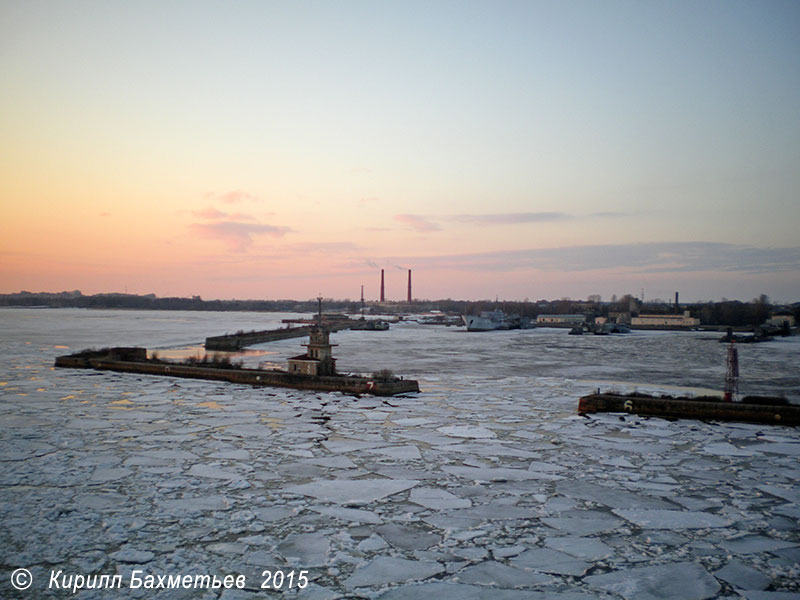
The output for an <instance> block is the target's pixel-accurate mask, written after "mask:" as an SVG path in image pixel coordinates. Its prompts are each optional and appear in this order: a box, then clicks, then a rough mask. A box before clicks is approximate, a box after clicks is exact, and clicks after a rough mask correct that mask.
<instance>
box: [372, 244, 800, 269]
mask: <svg viewBox="0 0 800 600" xmlns="http://www.w3.org/2000/svg"><path fill="white" fill-rule="evenodd" d="M385 260H386V261H388V262H404V263H410V264H414V265H417V268H421V267H424V268H430V269H452V270H462V271H491V272H509V271H518V270H526V269H536V270H542V271H565V272H581V271H596V270H614V271H620V270H624V271H627V272H632V273H642V274H646V273H686V272H707V271H716V272H720V271H722V272H741V273H764V272H773V273H777V272H787V271H800V247H790V248H756V247H754V246H745V245H739V244H724V243H716V242H664V243H646V244H615V245H596V246H568V247H563V248H537V249H526V250H509V251H502V252H485V253H473V254H456V255H449V256H429V257H419V256H417V257H393V258H386V259H385Z"/></svg>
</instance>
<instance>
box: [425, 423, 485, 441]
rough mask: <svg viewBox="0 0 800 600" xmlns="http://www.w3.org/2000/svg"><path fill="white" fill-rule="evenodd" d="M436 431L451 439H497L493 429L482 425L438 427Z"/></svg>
mask: <svg viewBox="0 0 800 600" xmlns="http://www.w3.org/2000/svg"><path fill="white" fill-rule="evenodd" d="M436 431H438V432H439V433H443V434H445V435H447V436H450V437H461V438H476V439H480V438H493V437H495V433H494V432H493V431H492V430H491V429H488V428H486V427H481V426H480V425H447V426H445V427H437V429H436Z"/></svg>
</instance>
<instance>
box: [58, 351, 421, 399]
mask: <svg viewBox="0 0 800 600" xmlns="http://www.w3.org/2000/svg"><path fill="white" fill-rule="evenodd" d="M55 366H56V367H65V368H72V369H96V370H98V371H117V372H121V373H140V374H144V375H163V376H167V377H185V378H190V379H208V380H212V381H229V382H231V383H245V384H249V385H256V386H275V387H288V388H294V389H300V390H318V391H325V392H343V393H345V394H373V395H375V396H394V395H396V394H404V393H409V392H418V391H419V383H418V382H417V381H416V380H413V379H400V378H399V377H373V378H369V377H359V376H356V375H302V374H298V373H289V372H287V371H278V370H275V371H271V370H265V369H243V368H242V369H238V368H220V367H215V366H196V365H184V364H179V363H168V362H161V361H152V360H147V350H146V349H145V348H109V349H106V350H98V351H88V352H79V353H77V354H70V355H67V356H59V357H58V358H56V361H55Z"/></svg>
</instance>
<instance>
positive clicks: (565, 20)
mask: <svg viewBox="0 0 800 600" xmlns="http://www.w3.org/2000/svg"><path fill="white" fill-rule="evenodd" d="M798 31H800V5H799V4H798V3H796V2H792V1H787V2H782V1H769V2H762V3H755V2H739V1H730V2H723V1H709V2H703V3H695V2H688V1H685V2H682V1H677V2H670V3H655V2H651V3H635V2H628V1H621V0H620V1H609V2H604V3H596V2H588V1H583V0H581V1H578V0H575V1H568V2H543V1H533V0H531V1H526V2H522V1H520V2H517V1H506V2H492V3H489V2H449V1H441V2H434V3H430V2H402V3H370V2H366V1H352V0H351V1H344V2H339V3H318V2H309V1H300V2H293V3H278V2H261V1H259V2H256V1H252V2H251V1H244V2H239V3H235V4H233V5H231V4H226V3H222V2H212V1H200V2H188V1H175V2H169V3H163V2H155V1H143V2H136V3H126V2H118V1H117V2H114V1H112V2H106V1H103V2H101V1H80V0H78V1H75V2H69V3H64V2H55V1H51V0H42V1H34V2H21V1H6V2H3V3H2V4H0V70H2V72H3V73H4V77H3V83H2V86H3V93H2V94H0V135H2V138H3V140H4V141H5V143H4V144H3V145H2V146H1V147H0V202H2V204H1V206H2V213H1V215H2V218H1V219H0V293H13V292H18V291H21V290H28V291H31V292H39V291H44V292H58V291H62V290H73V289H80V290H81V291H82V292H83V293H85V294H93V293H102V292H124V291H126V290H127V291H129V292H130V293H136V294H147V293H155V294H157V295H159V296H184V297H189V296H192V295H200V296H202V297H203V298H205V299H215V298H219V299H228V298H238V299H247V298H270V299H278V298H296V299H307V298H313V297H315V296H317V294H319V293H322V294H323V295H324V296H325V297H332V298H351V299H357V298H359V297H360V289H361V285H364V290H365V295H366V296H367V298H368V299H376V298H377V297H378V294H379V284H380V279H379V278H380V269H381V268H383V269H385V270H386V296H387V299H389V300H403V299H405V297H406V285H407V278H406V270H407V269H413V272H414V296H415V297H419V298H426V299H445V298H453V299H463V300H470V299H472V300H478V299H494V298H496V297H497V298H500V299H507V300H523V299H525V298H529V299H531V300H537V299H545V298H546V299H555V298H560V297H571V298H575V299H581V298H586V297H588V296H589V295H591V294H599V295H601V296H602V297H603V298H604V299H609V298H610V297H611V295H612V294H616V295H617V296H621V295H623V294H626V293H630V294H632V295H635V296H639V295H640V294H641V291H642V290H644V294H645V298H646V299H648V298H662V299H664V300H670V299H671V298H673V296H674V293H675V291H680V294H681V300H682V301H683V300H685V301H686V302H692V301H705V300H720V299H721V298H723V297H725V298H730V299H738V300H743V301H747V300H750V299H752V298H755V297H758V296H759V295H760V294H762V293H763V294H767V295H768V296H770V298H771V299H772V300H773V301H775V302H791V301H797V300H800V236H798V233H797V232H798V226H800V219H798V208H797V207H798V190H800V169H798V168H797V165H799V164H800V111H798V110H797V107H798V106H800V35H798Z"/></svg>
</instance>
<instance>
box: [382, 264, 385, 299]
mask: <svg viewBox="0 0 800 600" xmlns="http://www.w3.org/2000/svg"><path fill="white" fill-rule="evenodd" d="M385 301H386V296H385V295H384V293H383V269H381V302H385Z"/></svg>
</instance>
